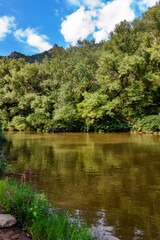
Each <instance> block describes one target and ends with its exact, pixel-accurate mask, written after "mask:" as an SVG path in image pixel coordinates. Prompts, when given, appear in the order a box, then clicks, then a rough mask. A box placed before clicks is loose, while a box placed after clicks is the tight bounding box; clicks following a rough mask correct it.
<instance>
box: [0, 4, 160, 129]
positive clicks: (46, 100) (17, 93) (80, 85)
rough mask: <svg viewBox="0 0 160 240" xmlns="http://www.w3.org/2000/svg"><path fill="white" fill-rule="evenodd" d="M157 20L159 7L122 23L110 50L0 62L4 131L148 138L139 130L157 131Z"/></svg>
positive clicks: (87, 45)
mask: <svg viewBox="0 0 160 240" xmlns="http://www.w3.org/2000/svg"><path fill="white" fill-rule="evenodd" d="M159 19H160V3H158V4H157V5H156V6H154V7H153V8H151V9H149V10H148V11H147V12H146V13H144V14H143V15H142V17H141V18H138V19H135V20H134V21H133V22H127V21H123V22H121V23H120V24H119V25H117V26H116V27H115V29H114V31H113V32H112V33H110V37H109V41H107V42H102V43H100V44H96V43H95V41H94V40H92V41H87V40H84V41H79V42H78V43H77V46H75V47H70V48H68V49H66V50H65V49H63V48H57V49H56V50H55V51H53V53H52V58H50V59H48V58H47V57H46V58H44V60H43V62H42V63H38V62H35V63H32V64H30V63H27V62H26V61H25V60H24V59H23V58H20V59H18V60H17V59H11V58H3V59H1V60H0V99H1V101H0V109H1V114H2V118H3V128H4V129H6V130H8V129H9V130H27V129H28V130H48V131H98V130H104V131H127V130H129V129H134V130H139V131H141V130H143V131H145V130H144V128H143V127H142V126H141V127H140V125H142V123H144V125H145V124H147V126H148V127H147V128H146V129H147V130H146V131H148V132H152V131H159V130H160V115H159V113H160V21H159ZM151 116H153V117H151ZM154 116H155V117H154ZM152 118H154V119H155V125H156V127H155V125H154V126H152V127H151V124H150V119H152ZM143 119H145V120H143ZM138 123H139V125H137V124H138Z"/></svg>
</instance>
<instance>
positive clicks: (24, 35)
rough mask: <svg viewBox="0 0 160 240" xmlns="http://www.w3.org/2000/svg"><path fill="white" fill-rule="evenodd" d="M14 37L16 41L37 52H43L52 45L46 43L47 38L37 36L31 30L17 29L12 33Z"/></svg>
mask: <svg viewBox="0 0 160 240" xmlns="http://www.w3.org/2000/svg"><path fill="white" fill-rule="evenodd" d="M14 36H15V38H16V39H17V40H18V41H20V42H23V43H27V44H28V45H30V46H31V47H34V48H37V49H38V51H39V52H44V51H46V50H49V49H50V48H51V47H52V45H50V44H49V43H48V42H47V40H48V38H47V36H46V35H38V34H37V33H36V30H35V29H33V28H27V29H25V30H23V29H18V30H16V31H15V32H14Z"/></svg>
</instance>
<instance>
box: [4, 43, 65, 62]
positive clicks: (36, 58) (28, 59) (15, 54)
mask: <svg viewBox="0 0 160 240" xmlns="http://www.w3.org/2000/svg"><path fill="white" fill-rule="evenodd" d="M57 48H62V47H59V46H58V45H57V44H54V46H53V47H52V48H51V49H50V50H48V51H45V52H43V53H38V54H34V55H31V56H26V55H25V54H22V53H19V52H16V51H14V52H12V53H11V54H10V55H9V56H6V57H9V58H14V59H19V58H24V59H25V60H26V62H29V63H34V62H35V61H37V62H42V61H43V59H44V58H45V57H46V56H47V57H48V58H50V57H51V56H52V51H55V50H56V49H57ZM2 58H3V56H0V59H2Z"/></svg>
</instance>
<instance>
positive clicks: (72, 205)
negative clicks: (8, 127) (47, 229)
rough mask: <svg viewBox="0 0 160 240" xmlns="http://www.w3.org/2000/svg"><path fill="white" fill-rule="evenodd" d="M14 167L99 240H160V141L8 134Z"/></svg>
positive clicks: (117, 135) (147, 137)
mask: <svg viewBox="0 0 160 240" xmlns="http://www.w3.org/2000/svg"><path fill="white" fill-rule="evenodd" d="M5 135H6V137H7V138H8V144H6V150H7V152H8V154H9V162H10V165H11V167H12V169H13V171H15V172H16V173H24V172H25V173H26V174H27V175H28V176H29V172H30V169H31V170H32V182H33V184H34V185H36V187H37V188H38V189H39V190H40V191H43V192H45V193H46V194H47V197H48V199H49V201H50V202H52V203H54V205H55V207H57V208H60V209H64V210H67V211H69V212H72V213H73V214H75V215H78V216H79V217H80V218H82V219H84V220H86V221H87V222H88V224H89V225H90V226H95V227H96V229H97V231H98V232H99V235H100V236H99V239H108V240H116V239H122V240H138V239H143V240H154V239H156V240H157V239H160V136H153V135H138V134H131V133H62V134H61V133H59V134H47V133H19V132H16V133H6V134H5Z"/></svg>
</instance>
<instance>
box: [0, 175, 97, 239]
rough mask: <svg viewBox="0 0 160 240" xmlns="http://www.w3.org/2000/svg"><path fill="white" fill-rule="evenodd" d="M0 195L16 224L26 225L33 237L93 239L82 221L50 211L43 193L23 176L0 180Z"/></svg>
mask: <svg viewBox="0 0 160 240" xmlns="http://www.w3.org/2000/svg"><path fill="white" fill-rule="evenodd" d="M0 198H1V207H2V208H3V209H5V210H6V212H8V213H10V214H12V215H14V216H15V217H16V219H17V221H18V225H19V226H20V227H21V228H25V229H26V230H27V232H28V233H29V234H30V236H31V237H32V238H34V240H44V239H55V240H56V239H57V240H58V239H66V240H67V239H68V240H70V239H73V240H74V239H76V240H78V239H84V240H93V239H95V237H94V236H92V233H91V230H90V229H89V228H87V225H86V224H85V223H80V222H79V221H78V220H77V219H73V218H70V216H69V215H67V214H66V213H58V212H57V211H56V210H53V206H51V205H50V203H49V202H48V200H47V199H46V197H45V195H44V194H39V193H38V192H37V191H36V190H34V189H33V188H32V187H31V186H30V185H29V184H27V183H25V175H22V177H21V182H19V183H18V182H17V180H16V179H15V180H14V181H13V179H11V178H9V179H8V178H6V179H3V180H1V181H0Z"/></svg>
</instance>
